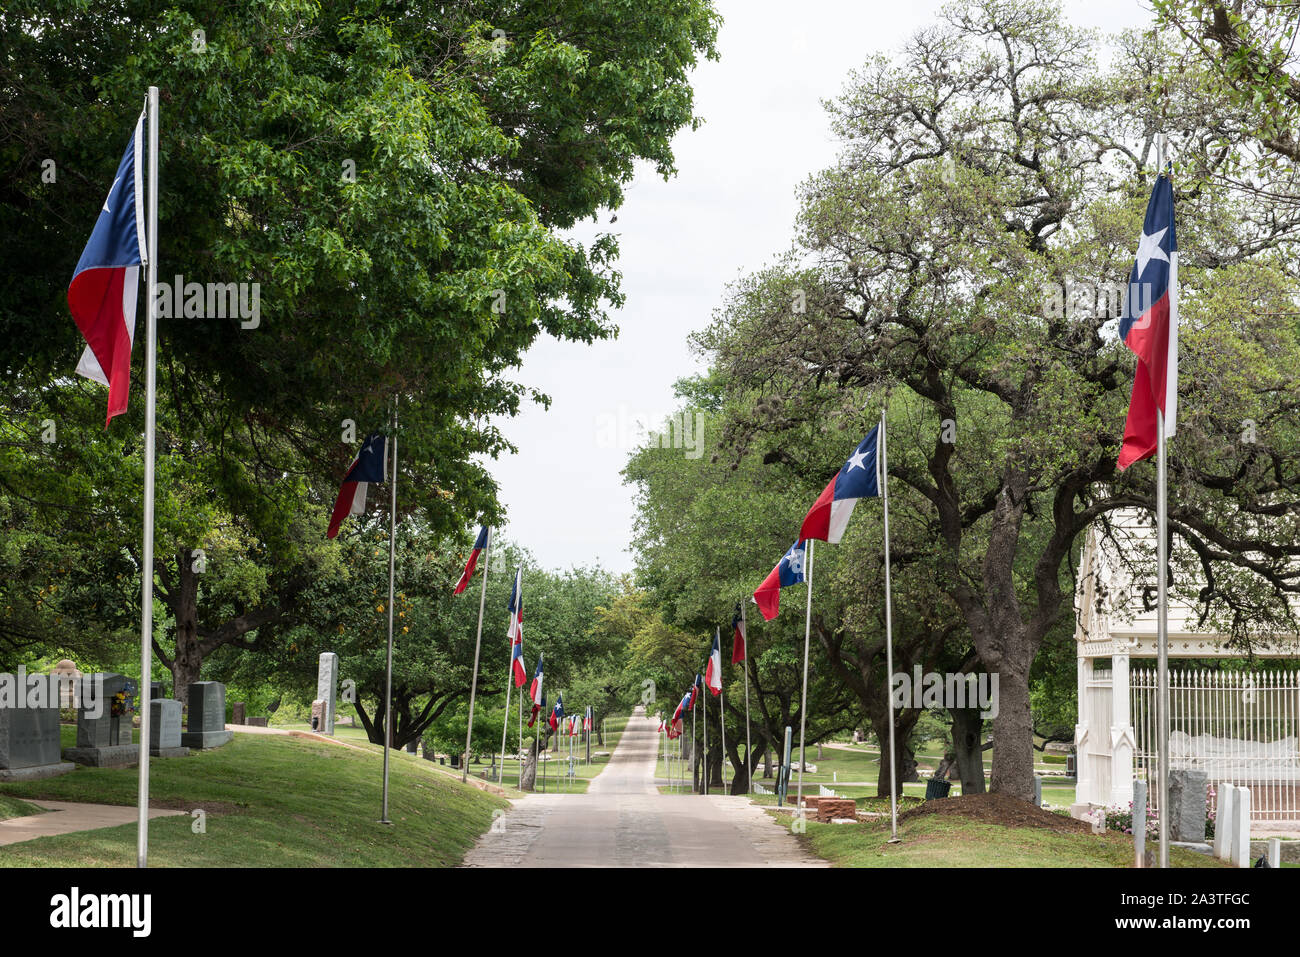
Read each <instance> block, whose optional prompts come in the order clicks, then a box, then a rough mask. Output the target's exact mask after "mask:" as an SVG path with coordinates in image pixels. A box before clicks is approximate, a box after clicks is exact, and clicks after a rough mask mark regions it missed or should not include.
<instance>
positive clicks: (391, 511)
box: [379, 396, 397, 824]
mask: <svg viewBox="0 0 1300 957" xmlns="http://www.w3.org/2000/svg"><path fill="white" fill-rule="evenodd" d="M392 445H393V489H392V498H391V500H390V505H389V507H388V671H387V675H386V677H385V679H384V815H383V817H381V818H380V819H379V823H380V824H392V823H393V822H392V821H390V820H389V819H388V747H389V745H390V744H392V741H393V583H394V577H395V573H396V570H397V397H396V396H394V397H393V442H392Z"/></svg>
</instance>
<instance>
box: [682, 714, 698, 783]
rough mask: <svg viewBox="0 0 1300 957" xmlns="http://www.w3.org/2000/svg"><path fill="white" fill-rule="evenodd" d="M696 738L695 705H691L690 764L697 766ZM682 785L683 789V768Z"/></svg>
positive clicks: (683, 769) (684, 781)
mask: <svg viewBox="0 0 1300 957" xmlns="http://www.w3.org/2000/svg"><path fill="white" fill-rule="evenodd" d="M696 737H697V733H696V730H695V705H694V704H692V705H691V764H692V765H696V766H698V765H699V763H700V753H699V746H698V745H697V744H696V742H695V739H696ZM682 785H683V787H684V786H685V785H686V769H685V768H682ZM691 793H692V794H693V793H695V768H694V767H692V768H691Z"/></svg>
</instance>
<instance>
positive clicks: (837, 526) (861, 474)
mask: <svg viewBox="0 0 1300 957" xmlns="http://www.w3.org/2000/svg"><path fill="white" fill-rule="evenodd" d="M879 453H880V426H879V425H877V426H876V427H875V428H874V429H872V430H871V431H870V432H868V433H867V437H866V438H865V439H863V440H862V441H861V442H860V443H859V444H858V447H857V448H856V449H854V450H853V454H852V455H850V456H849V460H848V461H847V462H845V463H844V467H843V468H841V469H840V470H839V471H838V472H836V473H835V477H834V478H833V479H831V480H830V483H829V484H828V485H827V486H826V488H824V489H822V493H821V495H819V496H817V501H815V502H813V505H812V508H810V509H808V514H807V515H806V516H804V520H803V527H801V528H800V529H799V537H800V538H801V539H808V538H815V539H817V540H819V541H823V542H830V543H831V544H832V545H836V544H838V543H839V541H840V539H841V538H843V537H844V529H845V527H846V526H847V525H848V524H849V516H851V515H852V514H853V507H854V506H855V505H857V504H858V499H861V498H876V497H878V496H879V495H880V469H879V467H878V465H877V463H878V462H879V461H880V459H879Z"/></svg>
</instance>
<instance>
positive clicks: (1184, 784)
mask: <svg viewBox="0 0 1300 957" xmlns="http://www.w3.org/2000/svg"><path fill="white" fill-rule="evenodd" d="M1208 783H1209V780H1208V779H1207V778H1206V776H1205V772H1204V771H1194V770H1192V769H1190V768H1180V769H1178V770H1176V771H1170V772H1169V808H1170V815H1169V839H1170V840H1171V841H1188V842H1195V843H1198V844H1199V843H1202V842H1204V841H1205V788H1206V785H1207V784H1208Z"/></svg>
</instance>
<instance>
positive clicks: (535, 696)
mask: <svg viewBox="0 0 1300 957" xmlns="http://www.w3.org/2000/svg"><path fill="white" fill-rule="evenodd" d="M528 696H529V697H530V698H532V700H533V713H532V714H531V715H530V716H529V718H528V727H530V728H531V727H532V726H533V722H534V721H536V720H537V713H538V712H539V711H541V710H542V656H541V655H538V656H537V672H536V674H534V675H533V683H532V684H531V685H530V686H529V688H528Z"/></svg>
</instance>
